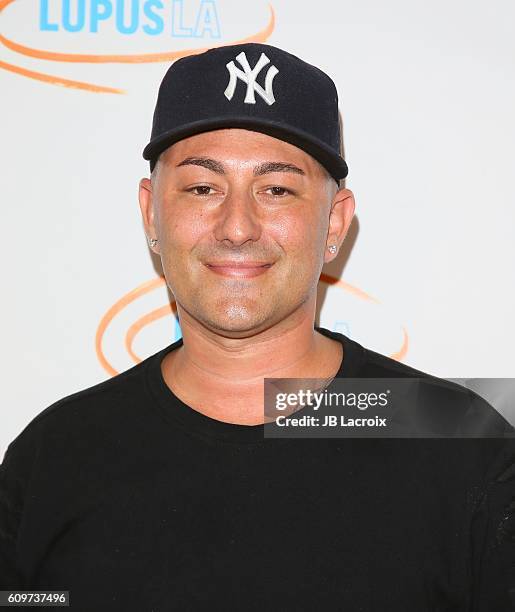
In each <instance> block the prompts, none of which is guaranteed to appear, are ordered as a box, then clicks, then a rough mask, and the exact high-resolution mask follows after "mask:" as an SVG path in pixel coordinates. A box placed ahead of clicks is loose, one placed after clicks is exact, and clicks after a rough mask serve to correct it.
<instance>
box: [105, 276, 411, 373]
mask: <svg viewBox="0 0 515 612" xmlns="http://www.w3.org/2000/svg"><path fill="white" fill-rule="evenodd" d="M320 281H321V282H323V283H327V284H328V285H332V286H335V287H338V288H340V289H342V290H343V291H346V292H347V293H350V294H351V295H353V296H355V297H357V298H359V299H361V300H366V301H371V302H374V303H376V304H380V302H379V300H377V299H376V298H374V297H372V296H371V295H369V294H368V293H366V292H365V291H362V290H361V289H359V288H358V287H355V286H353V285H351V284H349V283H346V282H345V281H342V280H340V279H338V278H334V277H333V276H329V275H328V274H321V275H320ZM165 283H166V281H165V279H164V277H163V276H159V277H157V278H155V279H152V280H150V281H147V282H145V283H142V284H141V285H140V286H139V287H136V288H135V289H133V290H132V291H129V293H127V294H126V295H124V296H123V297H122V298H120V299H119V300H118V301H117V302H115V303H114V304H113V305H112V306H111V308H109V310H108V311H107V312H106V313H105V315H104V316H103V317H102V319H101V321H100V323H99V325H98V328H97V332H96V334H95V352H96V354H97V358H98V360H99V362H100V364H101V366H102V367H103V368H104V370H105V371H106V372H107V373H108V374H110V375H111V376H116V375H117V374H119V372H118V371H117V370H116V369H115V368H114V367H113V365H112V364H111V363H110V362H109V361H108V359H107V357H106V356H105V354H104V350H103V339H104V335H105V332H106V330H107V328H108V327H109V324H110V323H111V321H113V319H114V318H115V317H116V316H117V315H118V314H119V313H120V312H121V311H122V310H123V309H124V308H126V307H127V306H128V305H129V304H132V303H133V302H134V301H135V300H137V299H138V298H140V297H141V296H143V295H146V294H147V293H150V292H151V291H154V290H155V289H157V288H159V287H162V286H163V285H165ZM170 314H174V315H176V314H177V307H176V304H175V302H174V303H173V304H167V305H165V306H161V307H160V308H156V309H155V310H152V311H150V312H149V313H147V314H145V315H143V316H141V317H140V318H139V319H137V320H136V321H135V322H134V323H133V324H132V325H131V326H130V327H129V329H128V330H127V332H126V334H125V348H126V350H127V352H128V354H129V355H130V357H131V359H132V360H133V361H134V363H140V362H141V361H142V358H141V357H139V356H138V355H136V353H135V352H134V350H133V344H134V340H135V338H136V336H137V335H138V334H139V332H140V331H141V330H142V329H144V328H145V327H146V326H147V325H150V324H151V323H153V322H154V321H157V320H159V319H162V318H163V317H166V316H168V315H170ZM402 333H403V340H402V344H401V346H400V348H399V350H397V351H396V352H394V353H393V354H391V355H390V357H392V358H393V359H396V360H397V361H401V360H402V359H403V358H404V357H405V356H406V354H407V352H408V333H407V331H406V328H405V327H402Z"/></svg>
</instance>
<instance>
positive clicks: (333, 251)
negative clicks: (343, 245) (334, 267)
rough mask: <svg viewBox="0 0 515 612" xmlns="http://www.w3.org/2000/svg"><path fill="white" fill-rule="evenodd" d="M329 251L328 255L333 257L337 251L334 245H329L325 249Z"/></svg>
mask: <svg viewBox="0 0 515 612" xmlns="http://www.w3.org/2000/svg"><path fill="white" fill-rule="evenodd" d="M327 248H328V249H329V253H332V254H333V255H334V254H335V253H336V251H337V250H338V249H337V247H336V245H335V244H331V245H329V246H328V247H327Z"/></svg>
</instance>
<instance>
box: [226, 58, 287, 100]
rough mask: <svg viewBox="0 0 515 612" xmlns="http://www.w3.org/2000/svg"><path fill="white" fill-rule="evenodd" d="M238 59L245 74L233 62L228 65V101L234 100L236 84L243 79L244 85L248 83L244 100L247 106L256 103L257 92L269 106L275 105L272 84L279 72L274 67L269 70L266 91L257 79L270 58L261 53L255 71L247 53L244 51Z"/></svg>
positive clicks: (266, 78)
mask: <svg viewBox="0 0 515 612" xmlns="http://www.w3.org/2000/svg"><path fill="white" fill-rule="evenodd" d="M236 59H237V60H238V62H239V63H240V65H241V67H242V68H243V70H244V71H245V72H243V70H240V69H239V68H237V67H236V65H235V64H234V62H233V61H231V62H229V63H228V64H227V69H228V70H229V75H230V79H229V85H227V88H226V90H225V91H224V94H225V97H226V98H227V99H228V100H232V97H233V96H234V92H235V90H236V83H237V82H238V79H241V80H242V81H243V82H244V83H247V93H246V95H245V100H244V102H245V104H255V103H256V97H255V95H254V94H255V92H257V93H258V94H259V95H260V96H261V97H262V98H263V100H264V101H265V102H266V103H267V104H268V105H271V104H273V103H274V102H275V98H274V92H273V89H272V82H273V80H274V77H275V75H276V74H277V73H278V72H279V70H277V68H276V67H275V66H273V65H272V66H270V67H269V68H268V71H267V73H266V77H265V89H263V88H262V87H261V85H260V84H259V83H256V79H257V76H258V74H259V73H260V72H261V70H262V69H263V68H264V67H265V66H266V65H267V64H268V63H269V62H270V60H269V59H268V57H267V56H266V55H265V54H264V53H261V57H260V58H259V60H258V63H257V64H256V65H255V66H254V68H253V69H251V68H250V65H249V62H248V60H247V56H246V55H245V51H242V52H241V53H240V54H239V55H237V56H236Z"/></svg>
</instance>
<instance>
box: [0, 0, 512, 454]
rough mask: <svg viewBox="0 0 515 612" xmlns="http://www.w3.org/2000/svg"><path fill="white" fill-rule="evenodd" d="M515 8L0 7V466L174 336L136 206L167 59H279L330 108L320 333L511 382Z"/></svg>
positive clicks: (108, 1) (296, 2) (188, 1)
mask: <svg viewBox="0 0 515 612" xmlns="http://www.w3.org/2000/svg"><path fill="white" fill-rule="evenodd" d="M514 21H515V4H513V2H511V1H509V0H493V1H492V2H489V3H484V2H479V1H478V0H472V1H470V0H468V1H465V0H453V1H452V2H448V1H446V0H436V1H433V2H421V1H417V2H413V1H411V0H391V1H384V0H360V2H355V1H350V0H340V1H339V2H335V1H334V0H317V1H316V2H313V1H310V0H272V1H271V2H267V1H262V0H249V1H246V2H241V1H236V0H232V1H231V0H0V43H1V45H0V48H1V56H0V67H1V68H2V69H3V70H2V71H1V92H2V95H1V102H2V131H1V135H2V140H1V143H2V146H1V153H2V160H1V168H2V189H1V194H2V214H3V224H2V225H3V240H2V245H1V248H2V262H3V266H2V271H3V279H2V280H3V292H2V295H3V299H2V323H3V325H2V338H3V350H2V361H3V364H2V372H3V385H2V391H3V393H2V395H3V398H2V407H1V415H0V421H1V422H0V455H2V454H3V452H4V450H5V448H6V447H7V444H8V442H9V441H11V440H12V439H13V438H14V437H15V436H16V435H17V434H18V433H19V432H20V431H21V430H22V429H23V427H24V426H25V425H26V424H27V423H28V422H29V421H30V420H31V419H32V418H33V417H34V416H35V415H37V414H38V413H39V412H41V411H42V410H43V409H44V408H45V407H47V406H48V405H50V404H51V403H53V402H54V401H56V400H58V399H60V398H61V397H63V396H65V395H69V394H70V393H73V392H75V391H79V390H81V389H84V388H86V387H88V386H91V385H93V384H96V383H97V382H100V381H102V380H105V379H106V378H108V377H110V376H114V375H116V373H118V372H122V371H124V370H126V369H128V368H129V367H131V366H132V365H134V364H135V363H137V362H138V361H140V360H142V359H144V358H145V357H147V356H149V355H151V354H153V353H154V352H156V351H157V350H159V349H161V348H163V347H164V346H165V345H168V344H170V343H171V342H173V341H174V340H176V339H178V338H179V337H180V334H181V331H180V327H179V325H178V322H177V318H176V311H175V308H174V303H173V301H171V299H170V294H169V292H168V291H167V288H166V285H165V283H164V281H163V278H162V276H161V270H160V267H159V261H156V259H155V258H153V257H152V256H151V253H150V251H149V249H148V247H147V244H146V240H145V235H144V232H143V225H142V222H141V218H140V212H139V207H138V200H137V194H138V181H139V179H140V178H141V177H143V176H148V173H149V168H148V163H147V162H145V161H144V160H143V159H142V157H141V152H142V149H143V147H144V145H145V144H146V143H147V141H148V138H149V135H150V128H151V122H152V113H153V109H154V104H155V100H156V95H157V88H158V85H159V83H160V81H161V78H162V77H163V75H164V73H165V72H166V70H167V69H168V67H169V66H170V64H171V62H173V61H174V60H176V59H177V58H179V57H182V56H184V55H188V54H193V53H199V52H201V51H203V50H205V49H208V48H210V47H214V46H219V45H224V44H233V43H235V42H238V41H256V42H265V43H269V44H273V45H276V46H279V47H282V48H284V49H286V50H288V51H290V52H292V53H294V54H296V55H299V56H300V57H302V58H303V59H305V60H306V61H308V62H310V63H313V64H315V65H317V66H319V67H320V68H322V69H323V70H325V71H326V72H327V73H328V74H330V75H331V76H332V78H333V79H334V81H335V82H336V85H337V87H338V91H339V98H340V109H341V114H342V120H343V126H344V146H345V155H346V159H347V162H348V165H349V169H350V171H349V176H348V179H347V181H346V186H347V187H348V188H350V189H352V191H353V192H354V194H355V197H356V203H357V207H356V217H355V219H354V221H353V224H352V227H351V230H350V232H349V234H348V236H347V238H346V242H345V246H344V248H343V249H342V251H341V253H340V255H339V257H338V259H337V260H336V261H335V262H332V263H331V264H330V265H328V266H326V267H325V268H324V271H323V275H322V277H321V279H320V287H319V309H318V313H317V318H318V322H319V323H320V324H321V325H323V326H324V327H328V328H330V329H333V330H336V331H340V332H342V333H344V334H346V335H349V336H350V337H352V338H354V339H356V340H357V341H359V342H361V343H362V344H364V345H366V346H367V347H368V348H371V349H373V350H376V351H378V352H381V353H383V354H386V355H390V356H392V357H394V358H395V359H399V360H401V361H403V362H405V363H407V364H409V365H412V366H413V367H416V368H418V369H421V370H424V371H428V372H431V373H433V374H436V375H439V376H442V377H446V378H448V377H456V378H457V377H461V378H474V377H512V376H514V374H515V358H514V357H513V346H514V345H515V326H514V324H513V313H514V312H515V287H514V271H513V268H514V264H515V240H514V238H513V236H514V233H515V212H514V206H515V198H514V194H515V184H514V181H513V172H514V168H515V147H514V146H513V143H514V142H515V114H514V112H513V109H514V108H515V80H514V78H513V74H514V63H515V59H514V58H515V38H514V37H513V23H514Z"/></svg>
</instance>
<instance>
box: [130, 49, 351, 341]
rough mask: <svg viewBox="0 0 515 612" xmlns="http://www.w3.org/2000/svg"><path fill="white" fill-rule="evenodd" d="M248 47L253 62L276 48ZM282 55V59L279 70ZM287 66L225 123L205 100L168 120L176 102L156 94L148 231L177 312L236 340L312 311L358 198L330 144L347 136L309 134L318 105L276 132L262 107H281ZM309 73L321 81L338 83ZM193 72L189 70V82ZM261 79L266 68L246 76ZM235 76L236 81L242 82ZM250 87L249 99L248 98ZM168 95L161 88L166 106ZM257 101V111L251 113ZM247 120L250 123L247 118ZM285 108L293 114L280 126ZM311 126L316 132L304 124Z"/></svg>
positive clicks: (145, 206) (146, 185)
mask: <svg viewBox="0 0 515 612" xmlns="http://www.w3.org/2000/svg"><path fill="white" fill-rule="evenodd" d="M243 47H244V48H247V46H246V45H243ZM250 47H251V48H250V49H247V50H248V51H249V55H250V51H253V52H254V55H253V58H254V60H256V56H255V54H256V53H257V52H258V51H259V53H263V50H262V49H263V48H266V49H269V47H266V46H265V45H251V46H250ZM255 47H258V49H256V48H255ZM226 49H227V48H226ZM229 49H230V48H229ZM271 49H274V48H271ZM214 51H217V50H212V51H210V52H208V54H209V53H213V52H214ZM238 52H239V53H238V54H239V57H240V60H242V59H243V58H242V56H241V52H242V51H241V50H240V49H238ZM284 53H285V52H282V51H281V52H280V54H279V55H278V56H277V57H278V58H279V59H281V57H282V55H281V54H284ZM202 55H206V54H202ZM270 55H271V53H270ZM286 55H288V54H286ZM277 57H276V58H275V60H274V61H277V63H280V62H279V61H278V60H277ZM292 57H293V56H292ZM185 59H188V58H185ZM295 59H297V58H295ZM181 61H184V60H181ZM297 61H298V62H302V61H301V60H297ZM249 63H250V65H251V66H254V65H255V61H254V63H252V62H249ZM243 64H245V62H244V61H243ZM308 66H309V65H308ZM301 67H302V66H301ZM224 68H225V66H224ZM284 68H285V64H281V67H280V68H279V69H278V71H277V72H275V74H276V76H277V81H274V89H272V87H271V80H273V77H272V78H271V77H268V83H267V77H265V83H264V87H263V88H262V90H263V94H264V97H263V96H261V97H263V100H258V99H256V98H257V97H258V96H254V102H253V103H252V102H245V101H244V98H243V95H242V96H241V100H240V101H239V103H238V105H236V106H235V107H234V108H233V109H232V110H231V111H230V112H229V113H226V114H225V115H224V117H225V120H226V121H225V122H224V121H220V120H218V121H216V116H217V115H216V113H215V115H214V116H213V117H211V119H209V118H208V117H207V115H208V114H209V112H208V111H209V109H207V110H206V109H204V107H203V106H202V105H201V106H200V107H199V109H200V110H199V111H198V112H197V114H193V115H191V113H190V116H189V119H186V117H185V116H183V120H184V121H186V123H185V124H184V123H181V121H177V117H175V118H172V119H168V120H167V119H166V117H164V116H163V113H166V112H167V111H166V108H167V107H166V105H163V103H161V104H160V102H159V99H158V105H157V107H156V112H155V114H154V127H153V138H152V140H151V142H150V143H149V145H147V147H146V149H145V152H146V153H145V156H146V157H147V158H148V159H150V161H151V166H152V169H153V171H152V176H151V179H142V180H141V181H140V206H141V211H142V215H143V220H144V224H145V230H146V233H147V235H148V236H149V237H152V238H157V240H158V242H157V245H156V246H155V247H154V251H155V252H156V253H158V254H159V255H160V257H161V261H162V265H163V270H164V273H165V277H166V280H167V283H168V286H169V287H170V289H171V290H172V292H173V294H174V296H175V299H176V302H177V307H178V311H179V316H180V317H181V319H182V320H184V318H185V317H187V318H189V319H190V320H192V321H195V322H196V323H200V324H202V325H203V326H205V327H207V328H208V329H210V330H212V331H214V332H216V333H218V334H222V335H226V336H230V337H242V336H247V335H253V334H255V333H258V332H259V331H263V330H265V329H268V328H269V327H271V326H273V325H277V324H278V323H280V322H282V321H285V320H287V319H288V318H291V317H292V316H295V315H296V314H298V313H300V312H301V311H305V313H306V312H308V313H310V312H311V311H312V312H313V315H314V307H315V301H316V287H317V283H318V278H319V276H320V272H321V268H322V265H323V263H324V262H327V261H329V260H331V259H333V258H334V257H335V253H333V252H332V249H330V248H329V247H333V246H335V247H339V245H340V244H341V242H342V241H343V238H344V236H345V234H346V232H347V229H348V227H349V225H350V222H351V220H352V216H353V212H354V200H353V197H352V193H351V192H350V191H349V190H347V189H339V187H338V184H337V179H338V178H342V177H343V176H345V174H346V165H345V162H344V160H343V159H342V158H341V157H340V156H339V151H338V152H337V151H336V148H335V142H333V140H332V139H334V138H336V136H337V137H338V139H339V132H338V134H337V135H336V134H333V133H332V132H331V130H329V129H328V128H327V125H326V126H325V127H324V125H323V124H324V121H323V120H321V121H320V125H321V127H320V126H319V132H318V135H317V132H316V129H311V127H310V125H311V124H310V117H309V112H310V111H309V108H310V105H311V106H313V102H314V101H313V100H310V102H309V104H308V105H307V107H306V116H305V117H297V118H294V119H295V121H296V122H297V123H296V125H295V126H292V121H293V119H292V115H288V113H287V112H286V111H287V108H290V109H291V104H290V105H289V106H287V105H286V106H285V107H284V108H282V109H281V107H279V108H278V110H276V111H274V112H275V113H276V116H275V117H274V118H273V123H274V125H272V124H271V121H272V119H271V116H270V114H268V115H267V114H266V113H267V112H268V111H266V110H265V111H259V109H256V106H258V105H260V106H261V105H262V106H268V107H270V106H273V104H274V103H275V102H272V99H273V98H274V97H275V101H276V102H277V103H278V99H279V97H280V92H281V89H280V87H279V84H280V79H279V77H280V74H281V70H283V71H284ZM297 68H298V66H297ZM311 68H312V69H313V70H314V71H315V72H314V73H313V72H312V73H311V77H313V78H314V79H315V81H317V80H318V82H320V79H322V80H324V79H327V80H330V79H329V77H327V76H326V75H324V73H321V71H318V69H315V68H314V67H311ZM227 70H228V68H226V73H227ZM310 70H311V69H310ZM310 70H308V73H309V72H310ZM169 72H170V71H169ZM194 72H195V71H194V70H192V71H189V72H184V74H182V78H187V77H188V75H189V77H193V76H195V75H194ZM247 73H248V70H247ZM167 74H169V73H167ZM271 74H274V73H271ZM320 75H323V77H321V76H320ZM247 76H249V75H247ZM304 77H305V78H306V79H307V80H308V81H309V82H308V83H307V84H305V85H304V87H305V88H307V89H310V88H311V89H313V87H314V84H313V83H312V82H311V81H310V78H309V74H308V75H307V76H306V75H304ZM234 78H237V77H234ZM252 78H257V71H256V72H255V73H254V77H252V76H251V75H250V76H249V78H248V81H251V82H253V81H252ZM298 78H299V79H302V78H303V75H302V74H299V75H298ZM228 79H229V85H230V84H231V79H232V77H231V76H229V75H228ZM165 80H166V77H165ZM226 80H227V79H226ZM311 80H313V79H312V78H311ZM163 82H165V81H163ZM275 82H277V88H275ZM331 83H332V81H331ZM254 84H255V85H256V86H257V82H255V83H254ZM183 85H184V84H183ZM220 85H221V89H222V92H221V93H222V95H223V97H224V100H225V102H226V103H229V102H230V99H229V98H231V99H232V98H233V97H234V96H235V95H236V94H235V92H234V91H232V90H230V91H229V94H231V93H232V94H233V95H232V96H230V95H229V96H227V89H230V88H229V85H227V83H224V84H223V86H222V84H221V83H220ZM226 85H227V89H225V90H224V88H225V87H226ZM233 85H234V87H236V84H235V83H233ZM184 87H186V88H187V87H188V86H187V85H184ZM333 87H334V85H333ZM179 88H180V87H179ZM236 89H237V87H236ZM248 91H249V90H248V89H247V94H245V93H244V92H243V93H244V95H245V96H246V98H248V97H249V93H248ZM240 93H241V92H240ZM254 93H255V92H254ZM168 95H169V94H166V95H165V93H163V85H161V89H160V94H159V96H160V98H161V102H162V100H164V99H165V98H167V96H168ZM186 97H188V96H186ZM182 98H183V100H182V106H184V105H187V104H188V100H187V99H184V92H182ZM246 98H245V99H246ZM267 100H268V102H267ZM270 102H272V104H269V103H270ZM333 102H334V100H333ZM174 103H175V104H178V103H177V101H175V102H172V104H171V106H173V104H174ZM203 104H206V105H209V100H206V99H205V100H204V103H203ZM326 104H327V101H326ZM251 105H253V109H252V110H251V111H247V110H246V108H245V106H251ZM179 106H181V105H179ZM321 106H322V107H323V104H322V105H321ZM333 106H334V104H333ZM313 108H314V107H313ZM242 109H244V110H242ZM190 110H191V109H190ZM181 112H182V113H183V114H184V113H186V111H185V110H184V109H183V110H181ZM223 112H225V111H222V114H223ZM199 113H204V115H203V117H202V121H200V122H196V123H195V122H193V123H195V125H193V126H192V122H191V119H192V118H194V117H195V116H197V115H198V114H199ZM242 113H247V115H246V116H247V118H248V119H249V122H246V121H242V119H243V117H242V116H241V114H242ZM263 113H264V114H263ZM281 113H283V114H284V113H286V114H285V117H284V118H285V120H284V122H283V123H282V124H281V123H280V121H278V119H279V118H280V117H279V115H280V114H281ZM186 114H187V113H186ZM238 114H239V115H240V119H239V120H237V115H238ZM229 115H230V116H229ZM218 116H219V117H220V114H219V115H218ZM331 116H332V117H333V119H334V116H335V117H336V126H338V119H337V107H336V109H335V108H331ZM231 117H232V119H231ZM188 121H189V123H188ZM167 123H168V129H166V125H167ZM220 123H221V125H220ZM302 123H304V124H305V126H304V127H305V128H306V130H307V131H303V130H301V129H300V127H299V126H300V125H301V124H302ZM311 123H312V122H311ZM326 123H327V122H326ZM172 124H173V125H172ZM333 129H336V130H339V127H336V128H335V127H334V125H333ZM324 130H326V131H325V132H324ZM191 131H193V133H191ZM292 134H293V136H292ZM319 136H321V137H322V138H324V139H325V142H324V141H323V139H321V138H319ZM331 143H332V144H331ZM333 145H334V146H333Z"/></svg>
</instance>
